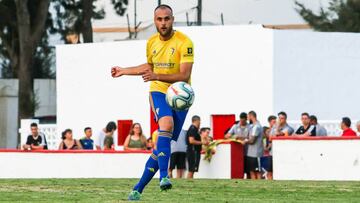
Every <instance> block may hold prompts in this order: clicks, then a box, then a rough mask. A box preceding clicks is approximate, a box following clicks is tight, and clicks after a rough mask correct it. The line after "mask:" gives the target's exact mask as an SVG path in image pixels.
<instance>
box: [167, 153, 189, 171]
mask: <svg viewBox="0 0 360 203" xmlns="http://www.w3.org/2000/svg"><path fill="white" fill-rule="evenodd" d="M169 168H170V169H171V170H173V169H175V168H176V169H185V168H186V152H174V153H171V157H170V167H169Z"/></svg>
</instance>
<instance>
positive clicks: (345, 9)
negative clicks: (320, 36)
mask: <svg viewBox="0 0 360 203" xmlns="http://www.w3.org/2000/svg"><path fill="white" fill-rule="evenodd" d="M295 3H296V6H297V8H296V10H297V12H298V13H299V14H300V15H301V16H302V17H303V19H304V20H305V21H306V22H307V23H309V25H310V26H311V27H313V28H314V29H315V30H318V31H324V32H360V1H359V0H331V2H330V3H329V7H328V8H327V9H324V8H323V7H321V8H320V12H319V14H315V13H314V12H313V11H311V10H310V9H307V8H306V7H305V6H304V4H301V3H299V2H295Z"/></svg>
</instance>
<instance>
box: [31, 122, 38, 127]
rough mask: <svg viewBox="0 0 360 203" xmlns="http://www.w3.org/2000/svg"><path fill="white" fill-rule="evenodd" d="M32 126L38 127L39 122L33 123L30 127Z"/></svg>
mask: <svg viewBox="0 0 360 203" xmlns="http://www.w3.org/2000/svg"><path fill="white" fill-rule="evenodd" d="M32 127H38V124H37V123H31V124H30V128H32Z"/></svg>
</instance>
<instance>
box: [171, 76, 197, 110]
mask: <svg viewBox="0 0 360 203" xmlns="http://www.w3.org/2000/svg"><path fill="white" fill-rule="evenodd" d="M194 99H195V94H194V90H193V89H192V87H191V86H190V85H189V84H187V83H186V82H175V83H173V84H172V85H170V87H169V88H168V89H167V93H166V102H167V103H168V105H169V106H170V107H171V108H172V109H174V110H176V111H183V110H188V109H189V108H190V107H191V105H192V104H193V103H194Z"/></svg>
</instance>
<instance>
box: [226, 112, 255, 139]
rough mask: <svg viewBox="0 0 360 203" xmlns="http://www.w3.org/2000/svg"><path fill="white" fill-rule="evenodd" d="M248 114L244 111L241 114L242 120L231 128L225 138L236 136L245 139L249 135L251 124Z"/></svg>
mask: <svg viewBox="0 0 360 203" xmlns="http://www.w3.org/2000/svg"><path fill="white" fill-rule="evenodd" d="M247 119H248V118H247V114H246V113H245V112H242V113H241V114H240V121H239V123H237V124H234V125H233V126H232V127H231V128H230V130H229V131H228V132H227V133H226V135H225V139H229V138H235V139H240V140H244V139H246V138H248V136H249V125H248V123H247Z"/></svg>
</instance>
